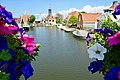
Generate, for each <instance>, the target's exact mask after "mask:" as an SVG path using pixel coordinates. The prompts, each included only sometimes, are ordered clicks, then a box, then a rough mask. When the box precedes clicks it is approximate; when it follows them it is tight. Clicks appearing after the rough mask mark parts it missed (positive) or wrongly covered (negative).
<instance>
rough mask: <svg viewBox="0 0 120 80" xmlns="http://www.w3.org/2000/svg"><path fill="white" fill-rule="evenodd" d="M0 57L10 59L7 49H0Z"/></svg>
mask: <svg viewBox="0 0 120 80" xmlns="http://www.w3.org/2000/svg"><path fill="white" fill-rule="evenodd" d="M0 59H1V60H10V59H11V55H10V54H9V51H8V50H2V51H1V52H0Z"/></svg>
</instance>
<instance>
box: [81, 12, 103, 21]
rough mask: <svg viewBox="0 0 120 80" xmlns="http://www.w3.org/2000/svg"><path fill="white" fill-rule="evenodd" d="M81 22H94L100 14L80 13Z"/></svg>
mask: <svg viewBox="0 0 120 80" xmlns="http://www.w3.org/2000/svg"><path fill="white" fill-rule="evenodd" d="M81 15H82V20H83V22H96V21H97V20H98V17H100V16H101V15H102V13H81Z"/></svg>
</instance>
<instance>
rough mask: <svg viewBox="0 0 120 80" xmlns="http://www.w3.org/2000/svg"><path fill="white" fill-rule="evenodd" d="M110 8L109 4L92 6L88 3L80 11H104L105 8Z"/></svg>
mask: <svg viewBox="0 0 120 80" xmlns="http://www.w3.org/2000/svg"><path fill="white" fill-rule="evenodd" d="M107 8H109V6H95V7H91V6H90V5H86V6H84V7H83V9H81V10H80V11H85V12H88V13H103V10H104V9H107Z"/></svg>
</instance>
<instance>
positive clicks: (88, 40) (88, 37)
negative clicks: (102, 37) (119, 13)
mask: <svg viewBox="0 0 120 80" xmlns="http://www.w3.org/2000/svg"><path fill="white" fill-rule="evenodd" d="M90 41H91V37H90V33H88V34H87V37H86V42H87V45H89V42H90Z"/></svg>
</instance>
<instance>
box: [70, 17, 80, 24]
mask: <svg viewBox="0 0 120 80" xmlns="http://www.w3.org/2000/svg"><path fill="white" fill-rule="evenodd" d="M77 22H78V19H77V18H76V17H75V16H71V17H70V19H69V21H68V23H70V24H74V23H77Z"/></svg>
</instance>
